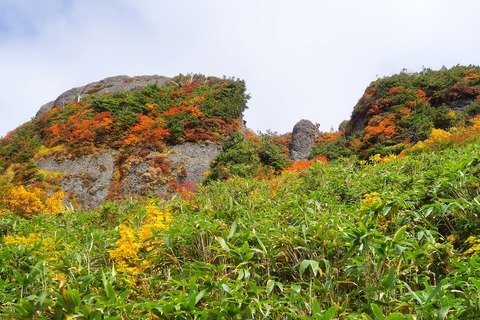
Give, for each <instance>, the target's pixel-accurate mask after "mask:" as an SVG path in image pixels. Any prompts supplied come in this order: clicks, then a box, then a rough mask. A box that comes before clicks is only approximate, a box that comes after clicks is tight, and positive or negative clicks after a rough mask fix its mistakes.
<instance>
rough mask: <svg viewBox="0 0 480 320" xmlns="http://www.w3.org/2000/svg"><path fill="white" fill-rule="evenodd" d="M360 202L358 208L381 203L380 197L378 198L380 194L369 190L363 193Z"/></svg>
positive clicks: (361, 208) (366, 207)
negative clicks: (363, 195) (360, 204)
mask: <svg viewBox="0 0 480 320" xmlns="http://www.w3.org/2000/svg"><path fill="white" fill-rule="evenodd" d="M362 203H363V204H362V206H361V207H360V210H364V209H368V208H370V207H372V206H373V205H375V204H380V203H382V198H380V194H379V193H378V192H370V193H367V194H366V195H365V197H364V198H363V200H362Z"/></svg>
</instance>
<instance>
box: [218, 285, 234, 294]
mask: <svg viewBox="0 0 480 320" xmlns="http://www.w3.org/2000/svg"><path fill="white" fill-rule="evenodd" d="M221 287H222V289H223V290H224V291H225V292H227V293H230V294H232V290H231V289H230V287H229V286H228V285H227V284H226V283H222V285H221Z"/></svg>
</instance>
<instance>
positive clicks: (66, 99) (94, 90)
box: [36, 75, 171, 117]
mask: <svg viewBox="0 0 480 320" xmlns="http://www.w3.org/2000/svg"><path fill="white" fill-rule="evenodd" d="M170 80H171V79H170V78H168V77H164V76H159V75H153V76H137V77H129V76H115V77H109V78H105V79H103V80H100V81H96V82H92V83H89V84H87V85H85V86H82V87H77V88H72V89H70V90H68V91H65V92H64V93H62V94H61V95H59V96H58V97H57V98H56V99H55V100H54V101H50V102H48V103H46V104H44V105H43V106H42V107H41V108H40V110H38V112H37V115H36V116H37V117H38V116H39V115H41V114H42V113H44V112H46V111H48V110H50V109H51V108H53V107H55V106H61V105H64V104H67V103H70V102H72V101H77V100H78V99H81V98H84V97H87V96H89V95H92V94H95V95H103V94H107V93H108V94H113V93H116V92H121V91H131V90H137V89H142V88H145V87H146V86H148V85H150V84H154V83H158V85H162V84H164V83H165V82H168V81H170Z"/></svg>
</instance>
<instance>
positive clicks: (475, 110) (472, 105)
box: [316, 66, 480, 159]
mask: <svg viewBox="0 0 480 320" xmlns="http://www.w3.org/2000/svg"><path fill="white" fill-rule="evenodd" d="M478 114H480V68H479V67H477V66H455V67H453V68H451V69H446V68H443V69H441V70H438V71H434V70H431V69H423V70H422V71H421V72H418V73H407V72H401V73H399V74H397V75H393V76H389V77H384V78H379V79H377V80H376V81H373V82H372V83H371V84H370V85H369V86H368V87H367V89H366V90H365V93H364V94H363V96H362V97H361V98H360V100H359V101H358V103H357V105H356V106H355V107H354V110H353V112H352V116H351V118H350V119H349V121H346V122H344V123H343V124H342V125H341V126H340V128H339V132H337V133H336V134H335V135H333V136H332V135H330V134H328V133H327V134H325V136H324V137H323V139H320V140H319V144H318V146H317V150H316V154H322V153H323V154H324V155H325V154H326V155H327V157H328V158H329V159H334V158H338V157H341V156H345V155H348V154H356V155H358V156H359V157H361V158H363V159H368V158H369V157H370V156H373V155H375V154H380V155H382V156H385V155H389V154H399V153H401V152H402V151H403V150H404V149H406V148H408V147H410V146H411V145H413V144H415V143H417V142H418V141H422V140H425V139H427V138H428V137H429V135H430V133H431V131H432V129H442V130H446V131H449V130H451V129H453V128H459V127H465V126H469V125H470V124H471V120H472V119H473V118H474V117H475V116H477V115H478ZM332 149H334V150H333V151H332Z"/></svg>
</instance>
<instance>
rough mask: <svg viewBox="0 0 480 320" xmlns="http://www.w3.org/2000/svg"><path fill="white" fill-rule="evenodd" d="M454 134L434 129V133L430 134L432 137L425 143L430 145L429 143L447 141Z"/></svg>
mask: <svg viewBox="0 0 480 320" xmlns="http://www.w3.org/2000/svg"><path fill="white" fill-rule="evenodd" d="M451 135H452V134H451V133H450V132H447V131H445V130H442V129H435V128H434V129H432V132H431V133H430V136H429V137H428V139H427V140H425V142H426V143H427V144H428V143H432V142H434V141H446V140H448V139H449V138H450V136H451Z"/></svg>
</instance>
